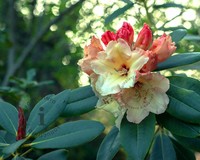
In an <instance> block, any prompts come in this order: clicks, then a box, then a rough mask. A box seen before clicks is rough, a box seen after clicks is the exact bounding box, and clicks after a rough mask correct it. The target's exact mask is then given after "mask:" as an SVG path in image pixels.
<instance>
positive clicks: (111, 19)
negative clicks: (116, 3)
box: [105, 3, 134, 24]
mask: <svg viewBox="0 0 200 160" xmlns="http://www.w3.org/2000/svg"><path fill="white" fill-rule="evenodd" d="M133 5H134V3H128V4H127V5H125V6H124V7H122V8H119V9H117V10H116V11H114V12H113V13H112V14H111V15H109V16H108V17H107V18H106V19H105V24H108V23H110V22H112V21H113V20H114V19H115V18H117V17H118V16H120V15H121V14H123V13H124V12H125V11H127V10H128V9H130V8H131V7H133Z"/></svg>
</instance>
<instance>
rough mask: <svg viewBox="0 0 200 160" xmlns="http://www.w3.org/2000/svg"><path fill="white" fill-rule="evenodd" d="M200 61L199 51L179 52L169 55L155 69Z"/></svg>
mask: <svg viewBox="0 0 200 160" xmlns="http://www.w3.org/2000/svg"><path fill="white" fill-rule="evenodd" d="M198 61H200V52H193V53H181V54H178V55H174V56H171V57H169V58H168V59H167V60H166V61H164V62H162V63H159V64H158V67H157V69H156V70H157V71H160V70H164V69H170V68H175V67H179V66H184V65H189V64H192V63H195V62H198Z"/></svg>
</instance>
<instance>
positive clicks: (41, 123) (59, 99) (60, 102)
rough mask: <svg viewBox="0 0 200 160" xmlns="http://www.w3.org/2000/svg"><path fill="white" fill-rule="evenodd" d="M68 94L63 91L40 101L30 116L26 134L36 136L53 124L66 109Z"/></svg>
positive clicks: (68, 92) (66, 91) (67, 91)
mask: <svg viewBox="0 0 200 160" xmlns="http://www.w3.org/2000/svg"><path fill="white" fill-rule="evenodd" d="M69 94H70V91H69V90H65V91H63V92H61V93H59V94H57V95H55V96H51V97H48V98H45V99H44V100H42V101H40V102H39V103H38V104H37V105H36V106H35V107H34V109H33V111H32V112H31V114H30V117H29V119H28V122H27V133H28V134H36V133H38V132H40V131H41V130H43V129H45V128H46V127H47V126H49V125H50V124H51V123H52V122H54V121H55V120H56V119H57V118H58V116H59V115H60V114H61V113H62V112H63V110H64V108H65V107H66V105H67V101H68V98H69ZM41 109H42V110H41Z"/></svg>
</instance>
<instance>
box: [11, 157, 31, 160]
mask: <svg viewBox="0 0 200 160" xmlns="http://www.w3.org/2000/svg"><path fill="white" fill-rule="evenodd" d="M12 160H32V159H30V158H24V157H21V156H17V157H14V158H13V159H12Z"/></svg>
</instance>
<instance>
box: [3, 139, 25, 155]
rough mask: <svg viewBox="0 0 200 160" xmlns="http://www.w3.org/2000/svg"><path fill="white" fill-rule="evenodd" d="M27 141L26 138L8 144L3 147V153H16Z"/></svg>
mask: <svg viewBox="0 0 200 160" xmlns="http://www.w3.org/2000/svg"><path fill="white" fill-rule="evenodd" d="M25 141H26V139H22V140H19V141H17V142H15V143H12V144H10V145H9V146H7V147H5V148H4V149H3V153H5V154H11V153H14V152H15V151H16V150H17V149H18V148H19V147H20V146H21V145H22V144H23V143H24V142H25Z"/></svg>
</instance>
